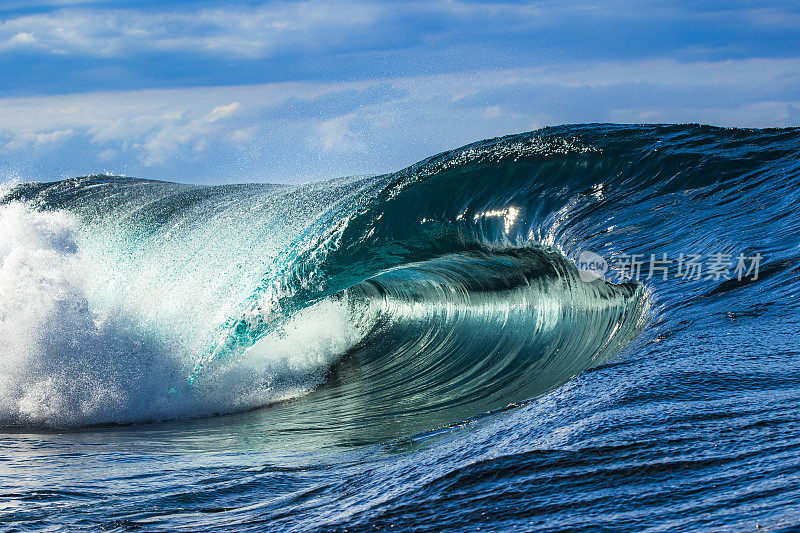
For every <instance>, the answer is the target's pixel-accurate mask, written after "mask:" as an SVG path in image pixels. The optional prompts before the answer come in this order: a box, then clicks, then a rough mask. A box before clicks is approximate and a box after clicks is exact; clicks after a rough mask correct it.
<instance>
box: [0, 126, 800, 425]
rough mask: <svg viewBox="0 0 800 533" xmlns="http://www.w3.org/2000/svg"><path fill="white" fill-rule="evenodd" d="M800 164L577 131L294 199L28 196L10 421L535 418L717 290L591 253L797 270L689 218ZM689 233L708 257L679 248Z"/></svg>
mask: <svg viewBox="0 0 800 533" xmlns="http://www.w3.org/2000/svg"><path fill="white" fill-rule="evenodd" d="M797 144H798V140H797V135H796V133H794V132H789V131H783V130H775V131H766V132H764V131H744V130H721V129H714V128H705V127H699V126H697V127H695V126H669V127H667V126H665V127H641V128H640V127H617V126H574V127H562V128H552V129H546V130H542V131H539V132H533V133H530V134H523V135H518V136H512V137H507V138H501V139H495V140H491V141H482V142H480V143H476V144H474V145H470V146H468V147H465V148H462V149H459V150H455V151H452V152H448V153H445V154H440V155H438V156H434V157H432V158H429V159H428V160H425V161H423V162H421V163H418V164H417V165H414V166H412V167H409V168H408V169H405V170H403V171H400V172H398V173H394V174H388V175H383V176H374V177H367V178H352V179H341V180H334V181H329V182H322V183H317V184H311V185H305V186H297V187H290V186H277V185H236V186H217V187H200V186H191V185H180V184H173V183H167V182H151V181H145V180H134V179H128V178H113V177H105V176H93V177H87V178H78V179H73V180H66V181H61V182H56V183H27V184H20V185H17V186H15V187H13V188H12V189H10V190H9V191H7V192H6V193H5V194H4V196H3V199H2V201H0V203H2V204H3V207H2V208H1V209H2V213H1V214H0V221H1V223H2V225H3V228H4V231H3V233H2V235H3V236H2V239H3V240H2V244H1V245H0V250H2V255H0V257H2V266H1V268H2V275H3V276H4V283H3V285H2V289H0V290H2V291H4V293H3V295H2V296H3V299H2V301H3V306H4V307H3V314H2V320H0V336H2V338H3V340H4V341H5V344H4V346H7V347H8V348H4V352H3V354H2V355H0V364H2V365H3V368H4V376H5V377H4V378H3V379H4V380H5V381H4V383H3V387H2V394H3V395H4V398H3V399H4V401H3V405H4V407H3V409H4V411H3V412H2V413H0V421H1V422H2V423H3V424H6V425H42V426H74V425H89V424H98V423H127V422H144V421H155V420H164V419H169V418H187V417H199V416H208V415H212V414H220V413H229V412H234V411H241V410H247V409H252V408H255V407H260V406H264V405H269V404H275V403H276V402H281V401H282V400H286V399H289V398H302V400H297V401H295V402H283V403H280V404H279V407H276V408H275V412H276V413H277V412H278V411H280V412H281V413H284V414H283V415H281V416H284V418H286V419H293V420H294V422H293V423H294V424H295V425H297V424H299V425H303V420H305V421H306V422H307V425H309V426H312V425H314V423H315V422H314V421H315V420H318V419H319V416H323V415H320V413H323V414H324V416H327V417H328V418H329V419H334V420H335V422H328V423H327V426H326V427H327V428H328V429H330V428H332V427H336V428H338V429H341V430H343V431H345V430H346V431H353V430H354V429H356V428H361V429H363V430H365V431H371V430H370V429H369V428H371V427H374V426H379V427H381V428H382V429H381V432H383V433H381V434H382V435H384V436H385V432H386V431H389V432H391V433H393V434H395V433H396V434H397V435H400V434H408V433H411V432H414V431H421V430H425V429H430V428H433V427H438V426H442V425H448V424H453V423H456V422H458V421H459V420H463V419H465V418H469V417H471V416H476V415H479V414H481V413H485V412H487V411H492V410H496V409H500V408H503V407H506V406H508V405H510V404H516V403H518V402H521V401H525V400H527V399H529V398H532V397H535V396H536V395H538V394H541V393H542V392H544V391H546V390H549V389H551V388H553V387H556V386H558V385H560V384H563V383H564V382H566V381H568V380H569V379H570V378H572V377H573V376H575V375H576V374H578V373H580V372H582V371H583V370H585V369H587V368H590V367H592V366H596V365H597V364H600V363H602V362H604V361H607V360H608V359H609V358H610V357H613V356H614V354H616V353H618V352H619V351H620V350H621V349H622V348H623V347H624V346H625V345H626V344H628V343H630V342H631V341H632V340H633V339H635V338H636V337H637V335H640V333H641V332H642V330H643V329H644V328H645V327H646V326H647V324H648V323H649V324H650V325H651V327H650V328H649V329H650V330H651V335H656V334H657V333H658V328H659V324H661V323H662V322H663V320H664V316H663V309H664V306H665V305H681V302H686V301H690V300H692V299H695V298H700V297H702V295H703V294H707V293H708V292H709V291H711V292H713V290H714V288H713V287H708V286H707V285H706V286H704V287H699V286H695V285H680V284H677V283H670V282H665V283H661V284H658V283H656V282H650V283H635V282H627V281H625V280H624V279H621V278H620V277H618V276H617V277H615V274H614V272H613V271H612V272H609V274H608V275H607V276H606V278H604V279H603V278H601V279H597V280H594V281H585V280H584V279H581V277H580V273H579V271H578V270H577V268H576V267H575V264H574V260H575V259H576V257H578V255H579V254H580V253H581V252H583V251H585V250H590V251H592V252H596V253H597V254H600V255H601V256H603V257H607V258H609V259H611V258H614V257H615V256H618V255H620V254H621V253H624V252H630V251H632V250H641V251H642V253H643V254H647V253H650V252H651V251H658V252H664V253H670V254H673V253H675V254H677V253H678V252H683V251H687V252H692V253H694V252H698V253H710V252H711V251H714V250H722V251H725V252H726V253H730V254H732V255H733V254H736V253H739V252H745V251H746V252H748V253H750V252H751V251H753V250H755V249H763V251H764V252H765V253H767V254H773V256H776V258H777V259H780V258H781V254H784V255H785V253H786V252H785V251H783V250H782V249H781V248H780V247H778V246H776V245H775V243H764V239H758V238H756V236H751V237H752V239H751V241H750V242H743V240H742V239H741V238H740V237H741V235H740V234H738V235H737V233H736V230H735V228H715V227H714V226H713V221H712V220H708V219H707V218H706V217H705V216H704V215H705V213H703V212H702V211H699V210H698V209H699V208H698V207H697V206H698V205H703V203H704V202H705V203H706V204H709V203H715V204H716V205H718V206H723V207H728V208H730V209H737V208H741V207H742V206H746V205H747V197H748V195H749V194H757V193H759V192H760V189H759V187H769V186H770V179H773V180H774V176H775V172H776V170H775V169H778V168H779V169H780V172H782V173H784V174H783V175H784V176H786V175H790V176H796V171H797V166H798V162H797V159H796V154H797ZM753 153H757V154H758V157H752V155H753ZM792 169H794V170H792ZM793 172H795V174H793ZM742 176H747V180H746V183H745V182H744V181H742ZM772 185H773V187H772V190H771V191H770V192H769V193H765V194H775V192H776V191H775V189H776V187H775V186H774V182H773V183H772ZM742 212H743V213H744V212H747V210H746V209H744V210H743V211H742ZM677 213H680V214H681V217H682V218H680V219H678V218H676V214H677ZM750 214H751V216H754V217H758V216H759V214H758V213H750ZM698 225H700V226H701V227H703V228H704V229H706V230H708V231H707V232H706V233H705V237H704V238H703V239H700V240H698V239H696V238H692V239H689V238H687V232H690V231H694V230H696V227H697V226H698ZM692 228H694V230H693V229H692ZM695 234H696V232H695ZM689 242H691V246H692V250H684V249H683V248H681V247H682V246H687V243H689ZM759 246H760V247H761V248H759ZM784 259H785V260H788V261H790V259H787V258H784ZM790 262H791V261H790ZM776 264H777V263H776ZM786 264H787V265H788V264H789V263H786ZM787 268H788V267H787ZM780 272H783V269H782V270H781V271H780ZM779 274H780V273H779ZM779 278H780V275H778V276H777V277H775V278H774V279H773V282H776V281H777V280H779ZM6 293H7V294H6ZM676 296H677V298H676ZM310 406H311V407H310ZM314 417H317V418H314ZM278 418H280V417H279V416H278V415H277V414H276V419H278ZM386 428H391V430H387V429H386Z"/></svg>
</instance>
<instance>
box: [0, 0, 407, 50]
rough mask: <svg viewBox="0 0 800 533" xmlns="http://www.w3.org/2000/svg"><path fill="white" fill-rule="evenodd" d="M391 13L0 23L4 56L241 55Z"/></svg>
mask: <svg viewBox="0 0 800 533" xmlns="http://www.w3.org/2000/svg"><path fill="white" fill-rule="evenodd" d="M389 11H391V8H389V7H387V6H381V5H371V4H363V3H359V2H342V3H336V2H286V3H273V4H268V5H265V6H258V7H239V8H225V9H222V8H218V9H201V10H191V11H188V10H185V11H164V10H162V11H144V10H134V9H110V10H109V9H92V8H66V9H62V10H59V11H55V12H47V13H38V14H32V15H23V16H18V17H15V18H9V19H6V20H0V52H2V51H10V50H17V49H21V48H29V49H34V50H39V51H44V52H48V53H52V54H69V55H75V54H77V55H87V56H94V57H119V56H125V55H127V54H130V53H137V52H147V51H158V52H169V51H174V52H179V51H189V52H200V53H207V54H217V55H223V56H234V57H239V58H253V57H264V56H267V55H269V54H270V53H271V52H273V51H275V50H276V49H286V48H291V47H292V46H297V45H306V44H309V43H320V39H321V38H327V39H328V40H329V41H332V42H337V41H338V42H341V41H342V39H346V37H347V35H348V34H352V33H353V32H355V31H359V29H360V30H364V29H366V28H368V27H370V26H371V25H372V24H374V23H375V21H376V20H379V19H385V18H386V17H387V16H388V15H387V12H389Z"/></svg>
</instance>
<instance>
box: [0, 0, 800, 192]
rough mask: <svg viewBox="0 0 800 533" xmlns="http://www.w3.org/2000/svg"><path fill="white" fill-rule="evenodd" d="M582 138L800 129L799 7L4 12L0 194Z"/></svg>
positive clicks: (348, 168) (400, 163)
mask: <svg viewBox="0 0 800 533" xmlns="http://www.w3.org/2000/svg"><path fill="white" fill-rule="evenodd" d="M580 122H624V123H639V122H672V123H674V122H701V123H707V124H715V125H721V126H743V127H772V126H798V125H800V3H798V2H796V0H785V1H770V0H765V1H759V2H746V1H738V0H728V1H725V2H722V1H709V0H692V1H686V0H674V1H665V2H650V1H647V0H640V1H621V0H608V1H604V0H595V1H585V0H564V1H548V2H543V1H542V2H514V1H509V2H459V1H411V2H365V1H361V0H356V1H311V2H263V1H262V2H256V1H240V2H236V3H233V2H219V1H217V2H211V1H196V0H195V1H191V2H189V1H179V0H161V1H157V0H139V1H129V0H116V1H114V0H105V1H91V0H85V1H80V0H49V1H45V0H0V180H4V179H8V178H14V177H16V178H19V179H36V180H53V179H60V178H64V177H71V176H77V175H85V174H92V173H105V172H108V173H114V174H123V175H128V176H137V177H145V178H156V179H168V180H175V181H184V182H195V183H230V182H242V181H271V182H306V181H310V180H316V179H322V178H330V177H337V176H343V175H353V174H372V173H378V172H385V171H390V170H396V169H399V168H402V167H404V166H406V165H408V164H411V163H414V162H415V161H417V160H419V159H422V158H424V157H426V156H428V155H432V154H434V153H437V152H440V151H443V150H446V149H449V148H454V147H457V146H460V145H463V144H466V143H468V142H471V141H475V140H479V139H484V138H488V137H494V136H498V135H504V134H509V133H516V132H522V131H528V130H533V129H536V128H539V127H542V126H547V125H555V124H564V123H580Z"/></svg>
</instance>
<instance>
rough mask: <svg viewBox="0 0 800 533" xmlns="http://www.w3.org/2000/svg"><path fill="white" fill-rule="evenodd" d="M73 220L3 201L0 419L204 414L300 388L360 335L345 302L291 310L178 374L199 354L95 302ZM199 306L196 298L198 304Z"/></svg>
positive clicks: (49, 422)
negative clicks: (202, 365) (206, 366)
mask: <svg viewBox="0 0 800 533" xmlns="http://www.w3.org/2000/svg"><path fill="white" fill-rule="evenodd" d="M80 235H81V234H80V232H79V231H78V225H77V222H76V221H75V220H74V219H73V218H71V217H70V216H69V215H68V214H65V213H62V212H37V211H33V210H30V209H29V208H27V207H26V206H24V205H22V204H19V203H12V204H9V205H6V206H3V207H0V424H3V425H35V426H76V425H87V424H97V423H106V422H120V423H126V422H137V421H150V420H161V419H167V418H184V417H193V416H204V415H207V414H212V413H224V412H232V411H237V410H241V409H250V408H254V407H258V406H260V405H264V404H267V403H269V402H272V401H275V400H278V399H283V398H286V397H288V396H292V395H295V394H300V393H302V392H305V391H308V390H309V389H311V388H313V387H314V386H315V385H317V384H319V383H320V382H321V381H322V380H323V379H324V375H325V372H326V370H327V369H328V367H329V366H330V364H331V363H332V362H333V361H334V360H335V359H336V358H337V357H338V356H339V355H340V354H342V353H344V352H345V351H346V350H347V349H348V348H350V347H351V346H353V345H354V344H355V343H356V342H358V341H359V340H360V338H361V337H362V333H361V332H360V331H359V330H358V329H357V328H356V326H354V325H353V324H352V322H351V321H350V320H349V315H348V310H347V305H346V302H344V301H332V300H329V301H323V302H320V303H318V304H316V305H315V306H312V307H310V308H308V309H306V310H305V311H303V312H301V313H299V314H298V315H296V316H295V317H294V318H293V319H292V320H291V321H290V322H289V323H287V324H286V325H285V326H284V327H283V328H281V329H280V330H279V331H277V332H275V333H273V334H272V335H270V336H268V337H266V338H264V339H262V340H261V341H259V342H258V343H256V344H255V345H254V346H253V347H251V348H250V349H249V350H247V351H246V353H245V354H244V356H243V357H242V358H240V359H238V360H231V361H227V362H225V363H224V364H220V365H218V366H217V367H216V368H214V369H211V370H210V371H209V372H208V373H206V374H204V375H203V376H202V378H201V379H200V380H199V381H198V382H197V383H196V384H195V385H194V386H192V387H188V386H187V385H186V382H187V376H188V374H189V371H190V369H191V367H192V364H193V361H195V360H196V357H197V356H198V354H196V353H193V352H192V350H191V349H190V348H188V347H187V346H184V345H182V344H181V343H180V342H177V341H174V340H172V341H171V340H170V339H168V338H165V337H164V335H163V334H160V333H157V332H153V331H152V330H151V329H148V328H147V327H145V326H144V325H143V324H144V323H147V321H145V322H142V321H140V320H137V315H136V312H137V311H136V310H137V309H138V307H139V306H138V305H136V304H135V303H133V302H132V305H130V306H126V305H125V302H121V303H120V302H117V303H116V304H115V305H116V307H115V308H113V309H109V308H98V307H96V306H93V305H92V301H91V298H90V297H89V296H88V295H90V294H93V293H94V292H96V291H93V290H91V289H92V288H91V287H89V286H88V285H89V284H90V283H92V280H93V279H94V277H93V276H91V275H90V273H91V272H93V271H94V270H95V269H96V267H97V265H91V264H89V260H88V259H86V258H87V257H93V258H94V257H96V254H88V255H87V254H83V253H82V246H83V245H84V244H85V243H82V239H81V237H80ZM198 305H202V303H201V302H198Z"/></svg>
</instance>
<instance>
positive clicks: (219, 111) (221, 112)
mask: <svg viewBox="0 0 800 533" xmlns="http://www.w3.org/2000/svg"><path fill="white" fill-rule="evenodd" d="M237 109H239V102H233V103H231V104H228V105H221V106H219V107H215V108H214V110H213V111H211V113H209V114H208V115H206V122H216V121H218V120H220V119H223V118H226V117H229V116H231V115H233V114H234V113H236V110H237Z"/></svg>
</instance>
